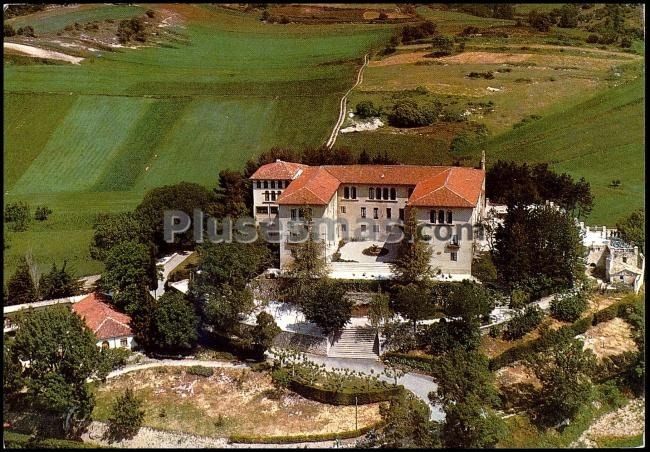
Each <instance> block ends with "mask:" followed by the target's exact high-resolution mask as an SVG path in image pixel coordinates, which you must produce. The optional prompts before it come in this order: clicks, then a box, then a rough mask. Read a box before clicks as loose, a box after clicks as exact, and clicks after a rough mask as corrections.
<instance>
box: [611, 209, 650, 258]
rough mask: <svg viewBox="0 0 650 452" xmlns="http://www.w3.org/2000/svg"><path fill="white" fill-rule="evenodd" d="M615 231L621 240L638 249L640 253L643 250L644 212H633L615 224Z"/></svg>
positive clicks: (640, 210)
mask: <svg viewBox="0 0 650 452" xmlns="http://www.w3.org/2000/svg"><path fill="white" fill-rule="evenodd" d="M616 229H617V230H618V232H619V233H620V234H621V238H622V239H623V240H624V241H625V242H627V243H630V244H632V245H636V246H638V247H639V251H641V252H642V253H643V252H644V251H643V250H644V249H645V212H644V211H643V210H642V209H639V210H635V211H634V212H632V213H631V214H630V215H628V216H627V217H626V218H624V219H622V220H619V221H618V222H617V223H616Z"/></svg>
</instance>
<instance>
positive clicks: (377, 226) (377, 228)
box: [372, 224, 379, 232]
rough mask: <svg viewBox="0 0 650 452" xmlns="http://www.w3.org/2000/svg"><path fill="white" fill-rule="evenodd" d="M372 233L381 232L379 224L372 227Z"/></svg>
mask: <svg viewBox="0 0 650 452" xmlns="http://www.w3.org/2000/svg"><path fill="white" fill-rule="evenodd" d="M372 232H379V225H378V224H373V225H372Z"/></svg>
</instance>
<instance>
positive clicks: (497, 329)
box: [488, 325, 503, 339]
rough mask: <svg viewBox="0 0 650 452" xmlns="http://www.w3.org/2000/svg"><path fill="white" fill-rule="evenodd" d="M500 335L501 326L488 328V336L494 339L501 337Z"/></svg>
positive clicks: (501, 331)
mask: <svg viewBox="0 0 650 452" xmlns="http://www.w3.org/2000/svg"><path fill="white" fill-rule="evenodd" d="M502 333H503V327H502V326H501V325H493V326H491V327H490V330H489V331H488V335H489V336H490V337H491V338H494V339H496V338H498V337H499V336H501V334H502Z"/></svg>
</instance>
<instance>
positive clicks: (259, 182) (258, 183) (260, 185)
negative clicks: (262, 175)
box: [257, 180, 262, 188]
mask: <svg viewBox="0 0 650 452" xmlns="http://www.w3.org/2000/svg"><path fill="white" fill-rule="evenodd" d="M257 188H262V181H261V180H258V181H257Z"/></svg>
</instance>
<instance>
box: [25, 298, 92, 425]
mask: <svg viewBox="0 0 650 452" xmlns="http://www.w3.org/2000/svg"><path fill="white" fill-rule="evenodd" d="M18 323H19V324H18V331H17V332H16V339H15V342H14V344H13V347H12V359H13V360H14V362H17V361H18V360H20V361H23V362H25V361H29V366H28V367H25V369H24V371H23V376H24V377H25V382H26V387H27V395H28V398H29V399H30V400H31V401H32V402H33V403H34V404H35V406H36V407H38V408H39V409H41V410H43V411H46V412H50V413H53V414H55V415H57V416H59V417H60V418H61V419H62V420H65V422H66V427H67V429H69V428H70V427H71V426H72V427H74V426H75V424H76V423H77V422H78V421H83V420H86V419H88V418H89V416H90V414H91V412H92V408H93V405H94V400H93V396H92V393H91V391H90V390H89V388H88V386H87V384H86V379H87V378H88V377H90V376H91V375H93V373H94V372H95V368H96V366H97V363H98V357H99V352H98V351H97V347H96V345H95V343H96V341H97V339H96V338H95V336H94V335H93V333H92V332H91V331H90V330H88V329H87V328H86V326H85V324H84V322H83V320H81V318H79V317H78V316H77V315H76V314H75V313H73V312H72V311H71V310H70V308H68V307H67V306H62V305H57V306H51V307H49V308H48V309H43V310H39V311H33V312H29V313H27V314H25V315H24V316H23V317H22V318H20V319H19V322H18Z"/></svg>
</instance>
